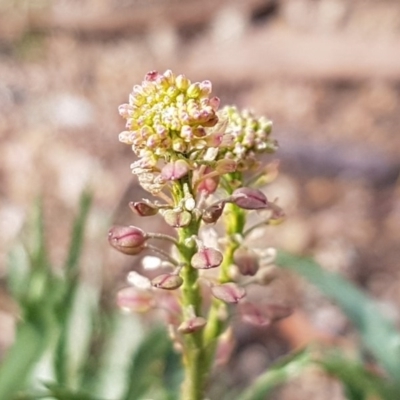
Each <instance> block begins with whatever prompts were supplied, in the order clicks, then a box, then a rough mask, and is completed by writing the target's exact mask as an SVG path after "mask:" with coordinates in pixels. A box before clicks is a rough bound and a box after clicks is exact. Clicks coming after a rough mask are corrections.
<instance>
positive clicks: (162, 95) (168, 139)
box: [119, 70, 219, 166]
mask: <svg viewBox="0 0 400 400" xmlns="http://www.w3.org/2000/svg"><path fill="white" fill-rule="evenodd" d="M211 89H212V85H211V82H210V81H203V82H195V83H192V82H191V81H190V80H189V79H187V78H186V77H185V76H184V75H178V76H175V75H174V74H173V73H172V71H170V70H167V71H165V72H164V73H163V74H160V73H158V72H156V71H152V72H149V73H148V74H147V75H146V76H145V78H144V81H143V82H142V84H141V85H135V86H134V87H133V91H132V93H131V94H130V96H129V104H122V105H121V106H119V113H120V114H121V116H122V117H124V118H125V119H126V120H127V123H126V128H127V130H126V131H124V132H122V133H121V134H120V136H119V140H120V141H121V142H123V143H127V144H130V145H132V149H133V151H134V152H135V153H136V155H137V156H138V157H139V158H145V159H146V162H147V164H148V165H150V166H154V165H155V164H156V163H157V161H158V159H163V160H164V161H169V160H170V159H171V158H175V157H174V153H181V154H183V155H186V156H187V155H189V153H190V152H191V151H193V150H194V149H198V148H199V145H200V147H201V143H202V142H203V140H201V139H202V138H204V136H206V131H205V128H207V127H212V126H214V125H215V124H216V123H217V122H218V117H217V114H216V112H217V110H218V106H219V99H218V98H217V97H210V94H211Z"/></svg>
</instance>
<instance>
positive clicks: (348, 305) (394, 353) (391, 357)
mask: <svg viewBox="0 0 400 400" xmlns="http://www.w3.org/2000/svg"><path fill="white" fill-rule="evenodd" d="M276 263H277V264H278V265H280V266H282V267H285V268H288V269H290V270H292V271H294V272H296V273H298V274H300V275H301V276H303V277H304V278H306V279H307V280H308V281H309V282H311V283H312V284H314V285H315V286H316V287H317V288H318V289H320V290H321V292H322V293H324V294H325V295H326V296H327V297H329V298H330V299H332V300H333V301H335V302H336V303H337V304H338V305H339V307H340V308H341V309H342V310H343V312H344V313H345V314H346V315H347V317H348V318H349V319H350V320H351V321H352V322H353V324H354V325H355V326H356V327H357V329H358V330H359V332H360V335H361V338H362V340H363V343H364V345H365V346H366V348H367V349H368V350H369V351H370V352H371V353H372V354H373V355H374V356H375V358H376V359H377V360H378V361H379V363H380V364H381V365H382V366H383V367H384V368H385V370H386V371H387V372H388V374H389V375H390V376H391V377H392V378H393V381H394V382H396V381H397V382H396V385H397V386H399V387H400V382H399V377H400V334H399V332H398V331H397V330H396V328H395V327H394V325H393V324H392V323H391V322H390V321H389V320H388V319H387V318H385V317H384V316H383V315H382V314H381V313H380V312H379V310H378V309H377V307H376V304H375V303H374V302H373V301H372V300H371V299H370V298H368V297H367V296H366V295H365V294H364V293H363V292H362V291H361V290H359V289H358V288H356V287H355V286H354V285H352V284H351V283H350V282H348V281H347V280H346V279H344V278H342V277H340V276H339V275H337V274H334V273H331V272H328V271H325V270H323V269H322V268H321V267H320V266H319V265H318V264H317V263H315V262H314V261H312V260H311V259H306V258H299V257H296V256H293V255H290V254H287V253H283V252H279V253H278V257H277V260H276Z"/></svg>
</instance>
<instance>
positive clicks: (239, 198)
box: [230, 187, 269, 210]
mask: <svg viewBox="0 0 400 400" xmlns="http://www.w3.org/2000/svg"><path fill="white" fill-rule="evenodd" d="M230 200H231V201H232V203H234V204H236V205H237V206H238V207H240V208H243V209H244V210H261V209H264V208H269V203H268V200H267V197H266V196H265V194H264V193H263V192H261V190H258V189H252V188H247V187H245V188H243V187H242V188H239V189H236V190H235V191H234V192H233V194H232V196H231V198H230Z"/></svg>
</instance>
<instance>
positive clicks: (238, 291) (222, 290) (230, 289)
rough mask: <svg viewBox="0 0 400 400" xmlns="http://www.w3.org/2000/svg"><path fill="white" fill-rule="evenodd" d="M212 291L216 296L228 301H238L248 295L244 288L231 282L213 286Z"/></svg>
mask: <svg viewBox="0 0 400 400" xmlns="http://www.w3.org/2000/svg"><path fill="white" fill-rule="evenodd" d="M211 293H212V294H213V296H214V297H216V298H217V299H219V300H222V301H224V302H226V303H238V302H239V300H240V299H242V298H243V297H244V296H246V291H245V290H244V288H242V287H240V286H238V285H236V284H235V283H231V282H229V283H224V284H222V285H215V286H213V287H212V288H211Z"/></svg>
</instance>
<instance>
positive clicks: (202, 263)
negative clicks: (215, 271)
mask: <svg viewBox="0 0 400 400" xmlns="http://www.w3.org/2000/svg"><path fill="white" fill-rule="evenodd" d="M222 260H223V256H222V253H221V252H220V251H219V250H216V249H213V248H211V247H203V248H201V249H200V250H199V251H198V252H197V253H195V254H194V255H193V257H192V260H191V265H192V267H193V268H196V269H209V268H215V267H218V266H220V265H221V263H222Z"/></svg>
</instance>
